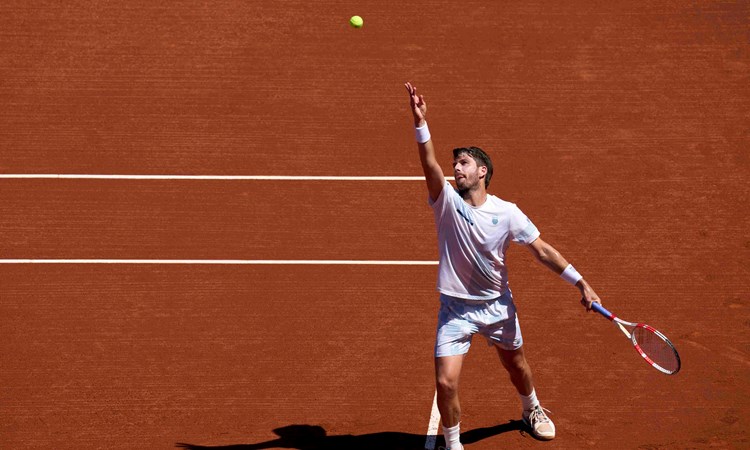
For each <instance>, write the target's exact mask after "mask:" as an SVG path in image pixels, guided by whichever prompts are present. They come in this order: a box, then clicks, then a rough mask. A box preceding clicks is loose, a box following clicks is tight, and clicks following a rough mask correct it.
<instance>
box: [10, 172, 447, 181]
mask: <svg viewBox="0 0 750 450" xmlns="http://www.w3.org/2000/svg"><path fill="white" fill-rule="evenodd" d="M0 179H66V180H224V181H254V180H267V181H424V179H425V178H424V177H401V176H361V177H360V176H325V175H324V176H307V175H299V176H298V175H116V174H111V175H94V174H74V173H57V174H54V173H3V174H0ZM445 179H446V180H453V179H454V177H445Z"/></svg>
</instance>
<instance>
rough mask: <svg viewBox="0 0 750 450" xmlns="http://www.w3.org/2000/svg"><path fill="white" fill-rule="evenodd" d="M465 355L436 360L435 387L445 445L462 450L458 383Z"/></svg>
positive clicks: (443, 357) (437, 358)
mask: <svg viewBox="0 0 750 450" xmlns="http://www.w3.org/2000/svg"><path fill="white" fill-rule="evenodd" d="M464 356H465V355H454V356H441V357H436V358H435V387H436V390H437V406H438V410H439V411H440V421H441V423H442V425H443V434H444V435H445V445H446V446H447V447H448V448H451V449H460V448H462V447H461V444H460V443H459V442H460V441H459V434H460V431H459V422H460V420H461V405H460V403H459V401H458V381H459V378H460V376H461V367H462V366H463V362H464Z"/></svg>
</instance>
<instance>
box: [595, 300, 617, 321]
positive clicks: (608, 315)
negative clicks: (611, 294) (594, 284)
mask: <svg viewBox="0 0 750 450" xmlns="http://www.w3.org/2000/svg"><path fill="white" fill-rule="evenodd" d="M591 309H593V310H594V311H596V312H598V313H599V314H601V315H603V316H604V317H606V318H607V319H609V320H613V319H614V318H615V315H614V314H612V313H611V312H609V311H607V310H606V308H604V307H603V306H602V305H600V304H599V303H597V302H594V303H592V304H591Z"/></svg>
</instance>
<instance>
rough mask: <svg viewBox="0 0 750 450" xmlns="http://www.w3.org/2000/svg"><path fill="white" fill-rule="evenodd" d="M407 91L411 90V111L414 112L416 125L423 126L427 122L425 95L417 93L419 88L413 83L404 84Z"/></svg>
mask: <svg viewBox="0 0 750 450" xmlns="http://www.w3.org/2000/svg"><path fill="white" fill-rule="evenodd" d="M404 86H406V90H407V92H409V100H410V101H411V112H412V114H414V126H415V127H421V126H422V125H424V124H425V123H427V120H426V117H427V103H425V102H424V97H423V96H421V95H417V88H416V87H415V86H412V85H411V83H408V82H407V83H406V84H404Z"/></svg>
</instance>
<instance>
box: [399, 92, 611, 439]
mask: <svg viewBox="0 0 750 450" xmlns="http://www.w3.org/2000/svg"><path fill="white" fill-rule="evenodd" d="M406 90H407V91H408V92H409V98H410V101H411V109H412V113H413V115H414V126H415V130H416V138H417V143H418V145H419V157H420V160H421V162H422V169H423V170H424V175H425V179H426V181H427V190H428V192H429V197H430V199H429V203H430V206H432V210H433V214H434V217H435V224H436V227H437V234H438V247H439V248H438V249H439V266H438V282H437V288H438V291H439V292H440V310H439V313H438V326H437V333H436V340H435V379H436V386H437V405H438V409H439V410H440V415H441V422H442V425H443V434H444V435H445V442H446V449H450V450H461V449H463V447H462V445H461V443H460V423H459V421H460V416H461V407H460V405H459V401H458V381H459V376H460V374H461V366H462V364H463V360H464V356H465V355H466V353H467V352H468V351H469V346H470V345H471V339H472V336H473V335H474V334H477V333H479V334H481V335H483V336H484V337H485V338H486V339H487V341H488V342H489V343H490V345H493V346H494V347H495V349H496V350H497V353H498V355H499V356H500V361H501V362H502V364H503V366H504V367H505V369H506V370H507V371H508V374H509V375H510V380H511V382H512V383H513V385H514V386H515V388H516V390H517V391H518V395H519V397H520V399H521V404H522V408H523V412H522V416H521V417H522V420H523V422H524V423H525V424H526V425H527V426H528V427H529V429H530V431H531V433H532V434H533V435H534V436H536V437H537V438H539V439H544V440H549V439H553V438H554V437H555V425H554V424H553V423H552V421H551V420H550V418H549V417H548V416H547V414H546V412H545V409H544V408H542V406H541V405H540V404H539V400H538V399H537V395H536V391H535V390H534V383H533V380H532V376H531V369H530V368H529V364H528V363H527V362H526V358H525V356H524V352H523V338H522V337H521V328H520V325H519V322H518V317H517V315H516V307H515V305H514V303H513V296H512V294H511V291H510V289H509V288H508V271H507V267H506V263H505V253H506V250H507V249H508V246H509V245H510V242H511V241H512V242H516V243H518V244H521V245H523V246H525V247H526V248H527V249H529V251H530V252H531V254H532V255H534V257H535V258H536V259H537V260H538V261H539V262H541V263H542V264H543V265H545V266H547V267H548V268H550V269H551V270H552V271H553V272H555V273H556V274H558V275H560V276H561V277H562V278H563V279H564V280H566V281H567V282H569V283H570V284H572V285H574V286H576V287H577V288H578V289H579V290H580V292H581V296H582V298H581V303H582V304H583V306H585V307H586V309H587V310H591V304H592V302H599V298H598V296H597V295H596V293H595V292H594V290H593V289H592V288H591V286H589V284H588V283H587V282H586V280H584V279H583V277H582V276H581V275H580V274H579V273H578V272H577V271H576V270H575V268H573V266H572V265H570V264H568V261H566V260H565V258H563V257H562V256H561V255H560V253H558V252H557V251H556V250H555V249H554V248H553V247H552V246H551V245H549V244H547V243H546V242H544V241H543V240H542V239H541V238H540V237H539V230H537V228H536V226H534V224H533V223H532V222H531V221H530V220H529V219H528V218H527V217H526V215H524V213H523V212H521V210H520V209H519V208H518V207H517V206H516V205H515V204H513V203H509V202H506V201H503V200H501V199H499V198H498V197H496V196H494V195H490V194H488V193H487V187H488V186H489V184H490V179H491V178H492V172H493V169H492V161H491V160H490V158H489V156H487V154H486V153H485V152H484V151H482V149H480V148H478V147H468V148H456V149H454V150H453V175H454V177H455V183H456V188H453V186H452V185H451V184H450V183H449V182H447V181H446V180H445V177H444V175H443V171H442V169H441V168H440V165H439V164H438V162H437V160H436V158H435V149H434V147H433V143H432V139H431V138H430V131H429V129H428V127H427V121H426V119H425V117H426V113H427V104H426V103H425V101H424V98H423V96H421V95H417V88H416V87H414V86H412V85H411V83H406Z"/></svg>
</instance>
